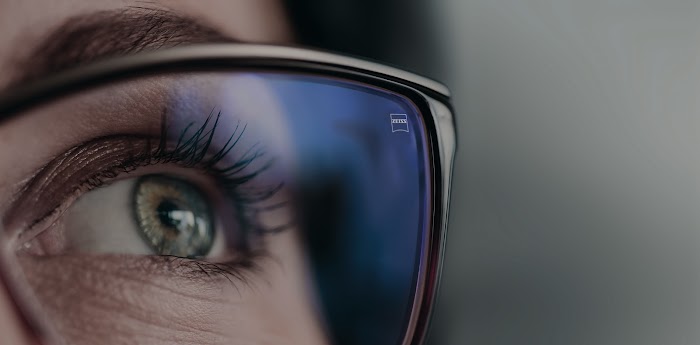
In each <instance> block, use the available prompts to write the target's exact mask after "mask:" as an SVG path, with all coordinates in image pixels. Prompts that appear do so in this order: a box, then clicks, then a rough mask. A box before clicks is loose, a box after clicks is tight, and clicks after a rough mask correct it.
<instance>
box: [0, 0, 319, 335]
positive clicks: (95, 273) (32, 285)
mask: <svg viewBox="0 0 700 345" xmlns="http://www.w3.org/2000/svg"><path fill="white" fill-rule="evenodd" d="M129 6H139V7H145V8H147V9H154V10H157V11H167V12H168V13H171V14H175V15H182V16H187V17H191V18H196V20H198V21H200V22H203V23H205V24H206V25H207V26H210V27H212V28H214V29H215V30H216V31H217V32H218V34H220V35H221V36H222V37H225V38H230V39H232V40H237V41H245V42H265V43H284V42H287V41H289V40H290V34H289V30H288V29H287V24H286V23H285V21H284V13H283V10H282V8H281V6H280V5H279V4H278V3H277V2H274V1H261V0H258V1H223V0H222V1H215V0H211V1H198V2H196V3H195V2H192V1H175V0H170V1H166V0H163V1H109V0H101V1H88V0H66V1H61V2H51V3H47V2H44V1H39V0H36V1H34V0H22V1H19V0H0V52H2V53H0V90H3V89H6V88H10V87H11V85H13V84H15V83H19V82H20V81H21V80H22V79H24V78H25V77H26V75H28V73H30V72H31V71H28V69H31V68H32V61H34V60H33V59H43V60H42V61H44V62H45V61H47V59H48V60H51V59H52V58H53V56H52V55H51V54H49V53H46V55H45V56H40V57H38V56H37V54H36V52H35V51H34V50H33V49H34V48H35V43H36V44H39V42H41V41H42V39H44V38H45V37H47V35H50V34H52V32H53V31H54V30H56V29H57V28H59V27H61V25H63V24H64V23H65V21H66V20H68V19H69V18H72V17H74V16H76V15H88V16H89V15H90V14H91V13H95V12H98V11H104V10H120V9H125V8H128V7H129ZM37 9H41V10H37ZM185 43H187V42H185ZM166 46H167V44H166ZM47 52H50V50H47ZM37 61H38V60H37ZM30 74H31V73H30ZM38 77H40V76H37V75H36V74H34V75H32V78H38ZM242 82H244V83H243V84H244V85H246V86H247V87H246V88H240V86H236V85H234V86H233V87H239V88H240V89H239V91H240V93H239V95H240V97H242V98H241V99H242V100H244V99H245V98H246V96H245V92H246V89H247V88H250V89H252V90H253V91H249V92H255V93H256V95H260V94H264V93H265V90H264V86H260V85H256V83H255V81H254V80H253V81H250V80H243V81H242ZM166 83H167V81H166ZM243 84H241V85H243ZM213 87H216V85H214V86H213ZM204 88H206V86H205V87H204ZM134 89H136V87H133V88H131V89H130V88H129V87H126V88H124V90H123V92H122V93H119V92H114V93H106V94H101V95H100V94H98V95H92V97H84V98H82V99H74V100H70V101H67V102H66V103H64V104H59V105H58V106H55V107H53V108H51V109H50V111H47V110H38V111H36V112H34V113H32V114H29V115H26V116H22V117H20V118H18V119H16V120H12V121H11V122H9V123H6V124H4V125H3V126H0V195H8V196H12V197H8V198H4V199H3V200H1V201H0V210H2V214H3V215H4V216H3V218H4V227H5V228H6V229H14V228H15V227H22V224H24V223H23V222H27V221H28V219H31V211H36V210H38V209H40V208H41V205H42V202H44V201H46V200H47V199H48V198H49V197H47V196H45V195H44V196H41V195H38V196H36V199H35V200H34V201H32V202H29V203H26V204H21V202H20V205H21V206H20V207H18V206H17V205H18V202H19V201H18V200H21V198H22V197H21V195H22V192H23V191H24V189H23V186H25V184H26V183H27V181H32V180H31V178H32V176H36V172H37V171H38V170H39V169H41V167H42V166H44V165H46V164H47V163H49V162H50V161H51V160H52V159H55V157H57V156H59V155H60V154H61V153H62V152H65V151H66V150H67V149H68V148H71V147H73V146H75V145H76V144H77V143H80V142H81V141H84V140H86V138H87V139H89V138H96V137H101V136H108V135H119V134H130V135H136V134H144V135H150V134H154V133H155V132H156V131H158V130H159V122H158V119H159V118H158V117H157V116H147V114H146V112H145V111H140V110H139V109H138V107H139V105H140V104H144V102H133V104H131V106H132V107H133V108H130V109H129V110H130V111H128V112H126V114H128V115H124V114H125V112H117V111H114V112H109V111H103V113H102V114H101V116H99V117H96V116H90V114H94V112H95V111H96V109H97V108H96V104H97V105H99V106H100V107H101V108H100V109H103V110H104V109H106V108H109V107H108V105H109V104H110V102H119V100H123V99H125V96H129V97H130V98H129V99H132V100H135V99H137V98H138V97H145V96H148V97H145V98H148V100H150V101H153V100H159V99H162V98H164V97H166V95H164V94H162V93H158V92H157V91H154V92H153V93H150V94H146V95H145V96H144V93H143V92H140V93H134V95H129V92H132V91H133V90H134ZM98 99H99V102H97V101H96V100H98ZM91 102H92V103H91ZM272 103H273V102H265V104H266V105H265V106H267V107H269V108H266V112H265V113H269V114H275V112H276V111H279V110H277V109H275V108H274V104H272ZM260 106H263V105H260ZM202 107H205V106H204V105H202ZM222 107H224V108H225V107H226V105H222ZM141 110H143V109H141ZM197 110H198V111H201V112H202V113H204V110H203V109H197ZM239 110H240V109H239ZM240 112H241V113H243V114H245V113H246V110H245V109H243V110H240ZM139 116H140V117H139ZM243 116H245V115H243ZM195 120H196V121H200V122H201V120H202V119H195ZM220 139H221V138H218V139H215V140H220ZM17 147H21V148H22V149H21V150H18V149H17ZM149 169H155V170H151V171H149V170H148V169H146V170H143V171H139V173H140V174H146V173H158V172H162V171H163V170H166V171H168V172H170V171H173V169H175V168H174V167H167V166H165V167H158V168H153V167H150V168H149ZM158 169H160V171H159V170H158ZM190 173H191V172H187V171H182V175H184V177H187V178H190V177H191V178H192V179H195V180H196V179H197V178H198V177H197V176H189V175H188V174H190ZM203 184H204V185H206V183H203ZM55 193H56V194H57V195H58V194H60V190H59V191H56V192H55ZM115 193H117V194H118V191H116V192H115ZM284 196H285V192H284V191H283V192H281V193H280V195H279V196H277V197H276V198H277V199H276V200H271V202H274V201H279V200H282V199H284ZM94 204H96V203H86V202H83V203H82V204H76V205H78V206H76V208H75V209H74V210H73V213H71V212H67V213H66V214H67V216H66V217H59V218H57V219H56V220H55V224H54V227H53V228H52V229H55V230H54V232H53V235H42V236H43V237H41V236H39V237H37V239H36V240H33V241H30V242H29V243H30V245H28V248H29V249H26V253H23V254H18V255H17V256H16V257H14V259H12V258H11V259H10V260H16V261H15V262H14V263H15V264H16V265H15V266H14V267H15V268H16V267H21V269H22V273H23V275H25V277H26V281H24V280H22V281H21V282H20V281H19V280H16V279H15V278H12V279H10V278H9V277H5V278H3V279H4V280H2V279H0V334H2V338H3V343H7V344H36V343H38V342H37V341H38V338H37V337H36V334H35V332H34V331H29V330H28V329H29V328H28V327H27V326H28V325H29V324H31V325H32V326H37V325H38V326H39V328H41V329H45V330H47V332H48V333H45V335H46V334H48V335H49V336H50V337H53V338H52V339H49V340H51V341H55V342H56V343H69V344H96V343H100V344H107V345H110V344H133V343H139V344H194V343H196V344H224V343H226V344H282V343H284V344H323V343H325V342H326V340H325V336H324V332H323V330H322V327H321V326H320V323H319V321H318V318H317V316H316V314H315V312H314V311H313V308H312V307H311V306H312V305H313V303H312V301H311V298H312V296H310V294H309V288H308V286H306V282H307V281H308V272H307V271H306V268H305V267H306V266H305V264H304V260H305V259H304V257H303V255H301V253H302V252H303V250H302V248H301V247H300V244H299V241H298V240H297V236H298V232H297V231H296V230H295V229H292V230H290V231H285V232H283V233H280V234H277V235H274V236H270V237H269V238H267V237H266V238H265V240H264V244H265V246H266V249H267V252H269V253H271V254H270V255H268V256H266V257H265V258H261V259H259V260H258V261H257V262H256V265H255V269H252V270H247V271H245V272H244V273H241V274H240V275H242V276H244V277H245V279H244V280H241V279H238V277H234V278H233V279H234V281H232V278H231V276H226V275H208V274H202V273H201V272H199V270H198V269H197V266H196V265H192V264H191V263H190V262H189V261H188V262H183V261H172V260H168V259H167V258H162V257H153V256H145V255H127V254H123V253H110V252H102V251H97V252H89V251H88V252H83V251H80V250H75V251H71V250H69V249H70V245H69V244H70V241H69V240H67V239H70V238H71V237H70V234H72V233H74V232H75V231H77V230H75V229H73V227H75V226H76V225H75V224H77V223H80V224H82V226H83V227H88V228H89V227H90V226H99V224H100V222H99V221H100V219H87V220H86V219H85V218H84V217H82V216H81V214H79V216H80V217H82V218H79V219H78V220H79V221H80V222H78V221H75V219H73V218H71V217H72V216H71V215H72V214H75V213H76V212H79V210H82V208H79V207H87V209H88V210H89V209H90V207H92V206H93V205H94ZM80 205H87V206H80ZM76 210H78V211H76ZM85 213H88V211H85ZM279 217H284V215H270V216H269V217H268V221H269V220H272V221H273V222H274V220H275V219H277V218H279ZM64 218H65V219H64ZM85 224H87V225H85ZM81 231H84V230H81ZM66 234H68V235H66ZM62 241H63V242H62ZM66 248H68V249H66ZM4 249H8V248H4ZM13 249H14V248H9V249H8V250H10V252H13ZM108 249H109V248H108ZM183 260H184V259H183ZM237 279H238V280H237ZM22 284H24V285H22ZM23 287H24V288H25V289H29V290H31V291H33V292H34V295H35V296H34V297H32V298H23V297H22V296H20V295H15V296H14V298H15V300H17V301H18V302H19V303H18V304H19V307H18V305H17V304H15V303H13V302H12V299H11V298H10V294H9V292H10V291H11V288H14V289H19V290H21V289H22V288H23ZM12 291H15V290H12ZM25 297H26V296H25ZM32 303H35V305H38V306H39V307H38V308H26V306H28V305H32ZM20 311H21V312H20ZM28 319H31V320H33V321H32V322H31V323H29V322H28V321H27V320H28Z"/></svg>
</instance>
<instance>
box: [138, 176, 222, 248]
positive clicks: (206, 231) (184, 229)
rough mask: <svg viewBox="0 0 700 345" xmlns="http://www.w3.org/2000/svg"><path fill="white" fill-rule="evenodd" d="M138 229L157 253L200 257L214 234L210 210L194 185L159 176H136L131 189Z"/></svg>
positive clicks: (212, 239) (211, 243) (211, 242)
mask: <svg viewBox="0 0 700 345" xmlns="http://www.w3.org/2000/svg"><path fill="white" fill-rule="evenodd" d="M131 206H132V209H133V213H134V214H135V215H136V223H137V225H138V230H137V231H138V232H139V234H140V235H141V236H142V237H143V238H144V240H145V241H146V242H147V243H148V245H149V246H150V247H151V248H152V249H153V250H154V251H155V253H156V254H158V255H174V256H180V257H203V256H206V255H207V254H209V251H210V250H211V248H212V245H213V243H214V236H215V234H216V232H215V229H214V220H213V217H212V209H211V206H210V205H209V202H208V201H207V199H206V197H205V196H204V195H203V194H202V192H201V191H200V190H198V189H197V187H195V186H193V185H192V184H190V183H187V182H185V181H183V180H181V179H177V178H173V177H170V176H163V175H148V176H143V177H140V178H138V180H137V181H136V187H135V188H134V192H133V201H132V205H131Z"/></svg>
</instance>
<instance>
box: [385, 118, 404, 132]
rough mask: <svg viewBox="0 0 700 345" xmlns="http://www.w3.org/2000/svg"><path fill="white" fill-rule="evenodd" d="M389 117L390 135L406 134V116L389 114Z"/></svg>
mask: <svg viewBox="0 0 700 345" xmlns="http://www.w3.org/2000/svg"><path fill="white" fill-rule="evenodd" d="M389 116H390V117H391V133H394V132H406V133H408V116H406V114H389Z"/></svg>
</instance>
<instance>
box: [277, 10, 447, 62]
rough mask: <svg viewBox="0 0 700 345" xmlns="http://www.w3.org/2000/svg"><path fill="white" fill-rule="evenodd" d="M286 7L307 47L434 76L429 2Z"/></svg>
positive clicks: (301, 39)
mask: <svg viewBox="0 0 700 345" xmlns="http://www.w3.org/2000/svg"><path fill="white" fill-rule="evenodd" d="M286 6H287V11H288V13H289V15H290V17H291V22H292V25H293V26H294V29H295V31H296V37H297V40H298V43H300V44H302V45H305V46H310V47H318V48H322V49H327V50H333V51H337V52H341V53H345V54H350V55H357V56H362V57H367V58H370V59H375V60H381V61H382V62H383V63H389V64H394V65H397V66H399V67H402V68H404V69H408V70H411V71H414V72H417V73H420V74H426V75H428V76H430V75H432V74H434V73H432V72H433V70H432V68H434V67H435V66H436V65H437V64H436V56H437V53H436V49H437V44H436V40H435V38H436V34H435V32H436V29H435V26H434V25H433V24H432V23H431V20H430V13H431V12H430V9H431V6H430V4H429V3H428V2H426V1H416V0H378V1H375V0H330V1H327V0H304V1H302V0H294V1H286Z"/></svg>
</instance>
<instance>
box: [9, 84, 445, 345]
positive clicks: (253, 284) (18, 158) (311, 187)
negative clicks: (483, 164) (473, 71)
mask: <svg viewBox="0 0 700 345" xmlns="http://www.w3.org/2000/svg"><path fill="white" fill-rule="evenodd" d="M425 115H426V114H421V113H420V110H419V109H418V106H417V105H416V104H414V103H413V101H411V100H410V99H408V98H407V97H405V96H402V95H401V94H398V93H396V92H393V91H390V90H388V89H383V88H380V87H377V86H372V85H369V84H364V83H360V82H355V81H350V80H344V79H337V78H331V77H322V76H317V75H310V74H289V73H268V72H231V71H221V72H206V73H205V72H197V73H177V74H174V73H173V74H160V75H153V76H143V77H138V78H132V79H128V80H127V79H125V80H116V81H112V82H110V83H104V84H103V85H99V86H95V87H93V88H89V89H84V90H81V91H80V92H75V93H74V94H71V95H67V96H62V97H61V98H57V99H54V100H52V101H51V102H47V103H46V104H42V105H37V106H36V107H35V108H33V109H31V110H30V111H28V112H27V113H25V114H21V115H20V116H18V117H16V118H15V119H13V121H11V122H6V123H4V124H3V125H2V126H0V138H3V139H4V141H3V145H6V147H12V148H21V149H13V150H6V151H3V150H0V154H1V156H0V158H1V160H0V190H3V191H6V190H7V191H8V195H16V196H17V197H16V201H14V202H12V203H9V204H7V205H5V204H2V203H0V206H2V207H3V208H2V209H0V211H1V212H2V213H0V219H3V220H5V224H4V227H5V228H6V229H7V230H6V231H8V233H10V234H11V235H10V236H9V237H10V238H13V241H14V242H12V246H2V247H1V248H10V250H14V252H13V254H16V255H15V257H16V258H17V260H18V264H17V265H16V267H17V268H19V269H21V270H22V274H18V275H17V277H26V278H27V279H26V280H27V281H26V282H24V281H23V283H22V284H25V285H23V286H20V287H19V289H22V291H31V292H32V296H33V298H35V299H36V300H37V302H38V303H39V305H41V306H42V308H43V309H42V313H43V314H45V315H46V316H47V317H46V319H49V320H51V321H52V322H53V326H52V327H54V328H55V332H54V333H51V334H57V335H59V336H60V337H62V339H61V341H62V342H64V343H71V344H73V343H81V341H84V339H98V338H100V337H99V335H100V334H107V333H109V334H113V337H112V338H110V339H102V338H100V341H103V340H104V341H107V343H105V344H107V345H109V344H111V343H110V342H109V341H112V340H115V341H118V340H119V339H132V340H133V339H135V340H136V341H135V342H136V343H149V342H150V339H151V338H149V337H156V338H157V339H159V341H161V340H162V341H165V342H170V341H173V342H175V340H177V339H180V340H181V339H195V338H188V337H190V336H193V335H191V334H190V333H191V332H195V331H196V332H195V334H196V337H197V338H196V339H198V340H197V341H196V342H198V343H221V342H222V339H223V340H229V339H230V340H231V341H224V342H225V343H238V342H239V341H243V342H245V343H256V342H263V343H286V344H292V345H294V344H305V345H306V344H319V343H320V344H338V345H375V344H376V345H386V344H392V345H396V344H400V343H401V342H402V341H403V339H404V337H405V336H406V331H407V329H408V328H409V321H410V320H411V318H412V317H415V316H416V315H413V313H414V312H415V310H416V309H415V308H416V305H414V298H415V296H416V291H417V290H418V286H420V284H421V282H420V281H419V280H420V279H421V278H420V277H419V271H420V269H422V267H421V263H422V262H423V259H424V258H423V253H424V252H425V251H426V247H425V246H426V237H427V234H428V232H429V226H430V225H429V224H430V222H431V219H430V216H431V215H430V212H431V200H432V193H433V191H432V190H431V179H432V177H431V175H430V174H431V166H430V158H429V157H430V154H429V152H428V142H427V138H428V132H427V131H428V130H427V126H426V123H425V121H424V116H425ZM26 138H34V139H32V140H29V141H27V140H25V139H26ZM3 181H7V182H3ZM15 186H16V187H17V188H16V189H13V188H15ZM3 250H5V249H3ZM111 325H121V326H120V328H118V329H116V328H113V327H112V326H111ZM171 328H172V329H171ZM168 330H170V331H168ZM86 337H87V338H86ZM156 338H154V339H156ZM83 343H84V342H83Z"/></svg>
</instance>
